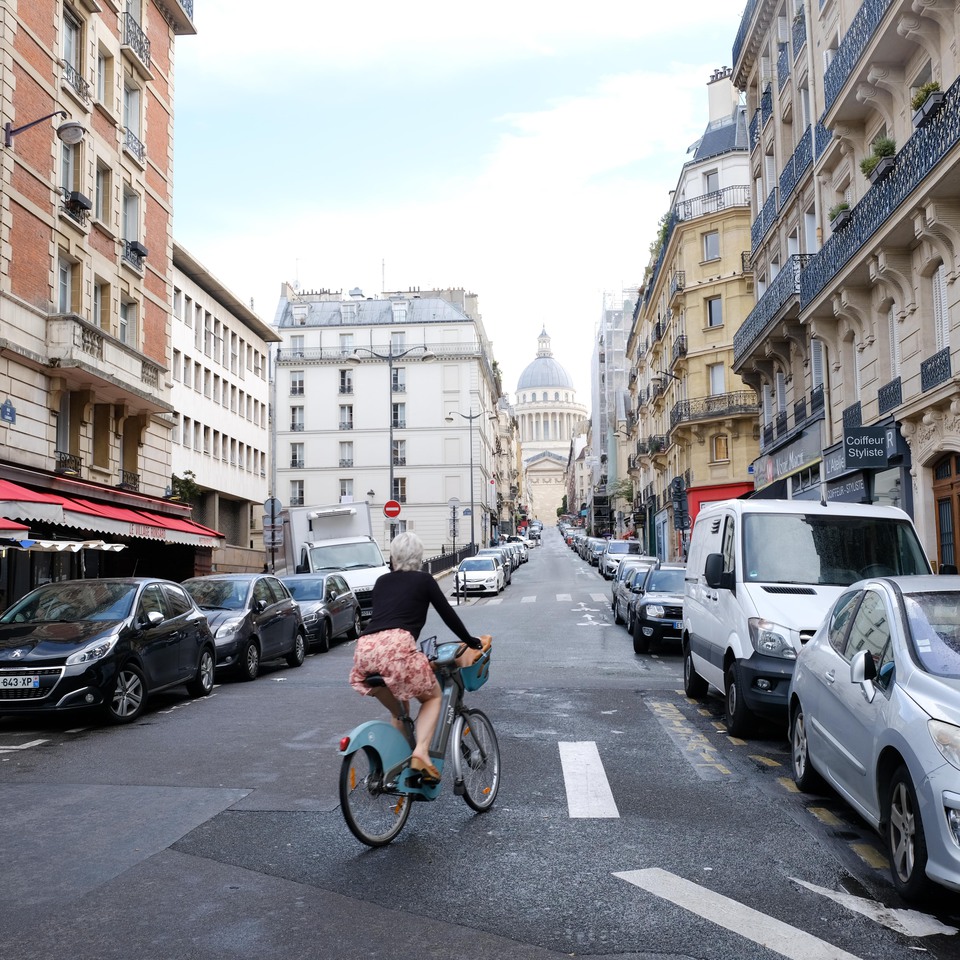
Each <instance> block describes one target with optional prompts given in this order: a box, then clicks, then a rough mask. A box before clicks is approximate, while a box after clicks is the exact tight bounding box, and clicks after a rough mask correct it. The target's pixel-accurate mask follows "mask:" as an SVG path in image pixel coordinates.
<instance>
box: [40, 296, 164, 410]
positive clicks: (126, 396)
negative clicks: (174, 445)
mask: <svg viewBox="0 0 960 960" xmlns="http://www.w3.org/2000/svg"><path fill="white" fill-rule="evenodd" d="M47 350H48V353H47V362H48V363H49V365H50V366H51V367H54V368H56V371H55V375H56V376H58V377H60V378H61V379H62V380H63V381H64V382H65V384H66V388H67V389H68V390H90V391H91V392H92V393H93V394H94V395H95V396H96V402H97V403H114V404H121V405H129V406H131V407H135V408H137V409H143V410H144V411H146V412H149V413H172V412H173V407H172V405H171V404H170V403H169V402H167V400H165V399H164V397H165V396H168V394H166V393H165V392H164V390H163V388H162V384H161V377H160V371H161V367H160V366H158V365H157V364H155V363H153V362H152V361H150V360H148V359H146V358H145V357H144V356H143V355H142V354H141V353H140V352H139V351H137V350H135V349H133V348H132V347H130V346H127V345H126V344H124V343H121V342H120V341H119V340H117V339H115V338H114V337H112V336H110V334H108V333H106V332H105V331H103V330H101V329H100V328H99V327H97V326H94V325H93V324H92V323H90V322H89V321H87V320H84V319H83V318H82V317H80V316H78V315H77V314H74V313H67V314H57V315H54V316H51V317H48V318H47Z"/></svg>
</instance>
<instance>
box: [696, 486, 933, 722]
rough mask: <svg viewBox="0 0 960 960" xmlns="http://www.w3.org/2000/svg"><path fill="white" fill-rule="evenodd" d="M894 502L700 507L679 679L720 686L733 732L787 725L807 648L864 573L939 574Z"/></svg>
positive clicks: (703, 689)
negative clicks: (796, 672) (796, 668)
mask: <svg viewBox="0 0 960 960" xmlns="http://www.w3.org/2000/svg"><path fill="white" fill-rule="evenodd" d="M931 572H932V571H931V569H930V564H929V562H928V561H927V558H926V557H925V556H924V553H923V548H922V547H921V546H920V540H919V538H918V536H917V532H916V530H915V529H914V526H913V523H912V522H911V520H910V517H909V516H908V515H907V514H906V513H904V512H903V511H902V510H900V509H898V508H896V507H880V506H869V505H867V504H849V503H842V504H830V505H824V504H821V503H817V502H816V501H809V500H725V501H721V502H719V503H713V504H710V505H709V506H707V507H704V508H703V509H702V510H701V511H700V513H699V514H698V515H697V520H696V523H695V524H694V527H693V533H692V535H691V538H690V550H689V552H688V555H687V572H686V577H685V581H684V602H683V638H682V643H683V687H684V691H685V692H686V694H687V696H688V697H694V698H701V697H703V696H705V695H706V693H707V689H708V687H713V688H714V689H715V690H717V691H719V692H720V693H722V694H724V695H725V697H726V702H727V717H726V723H727V730H728V731H729V733H730V734H731V735H732V736H743V735H745V734H747V733H748V732H749V731H750V729H751V728H752V726H753V723H754V720H755V718H756V717H757V716H765V717H769V718H774V719H777V720H782V721H783V722H784V723H786V722H787V688H788V687H789V686H790V677H791V675H792V674H793V665H794V663H795V661H796V658H797V652H798V651H799V649H800V647H801V644H803V643H805V642H806V641H807V640H809V639H810V637H812V636H813V634H814V632H815V631H816V629H817V627H819V626H820V623H821V621H822V620H823V618H824V617H825V616H826V614H827V611H828V610H829V608H830V605H831V604H832V603H833V601H834V600H835V599H836V598H837V597H838V596H839V595H840V594H841V593H842V592H843V590H844V589H845V588H846V587H848V586H849V585H850V584H851V583H855V582H856V581H857V580H861V579H863V578H864V577H879V576H894V575H906V574H925V573H931Z"/></svg>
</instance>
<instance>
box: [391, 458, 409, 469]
mask: <svg viewBox="0 0 960 960" xmlns="http://www.w3.org/2000/svg"><path fill="white" fill-rule="evenodd" d="M393 465H394V466H395V467H405V466H406V465H407V458H406V457H398V456H394V458H393Z"/></svg>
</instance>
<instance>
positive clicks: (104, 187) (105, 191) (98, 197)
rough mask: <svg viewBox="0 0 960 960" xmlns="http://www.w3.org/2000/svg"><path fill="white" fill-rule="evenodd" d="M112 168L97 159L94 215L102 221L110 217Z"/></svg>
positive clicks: (104, 221)
mask: <svg viewBox="0 0 960 960" xmlns="http://www.w3.org/2000/svg"><path fill="white" fill-rule="evenodd" d="M111 180H112V176H111V170H110V168H109V167H108V166H106V165H104V164H102V163H100V162H99V161H97V173H96V181H95V183H94V191H93V215H94V217H95V218H96V219H97V220H99V221H100V222H101V223H106V222H107V221H108V220H109V219H110V182H111Z"/></svg>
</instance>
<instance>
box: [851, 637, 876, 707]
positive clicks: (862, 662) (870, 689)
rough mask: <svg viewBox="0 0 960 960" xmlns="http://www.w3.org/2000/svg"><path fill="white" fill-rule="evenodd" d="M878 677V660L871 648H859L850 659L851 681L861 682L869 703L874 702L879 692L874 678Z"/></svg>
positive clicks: (865, 697)
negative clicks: (874, 657) (875, 658)
mask: <svg viewBox="0 0 960 960" xmlns="http://www.w3.org/2000/svg"><path fill="white" fill-rule="evenodd" d="M876 679H877V662H876V661H875V660H874V659H873V654H872V653H870V651H869V650H859V651H858V652H857V653H855V654H854V655H853V659H852V660H851V661H850V682H851V683H859V684H860V688H861V690H862V691H863V696H864V699H866V701H867V703H873V698H874V697H875V696H876V694H877V688H876V686H875V685H874V680H876Z"/></svg>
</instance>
